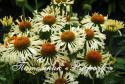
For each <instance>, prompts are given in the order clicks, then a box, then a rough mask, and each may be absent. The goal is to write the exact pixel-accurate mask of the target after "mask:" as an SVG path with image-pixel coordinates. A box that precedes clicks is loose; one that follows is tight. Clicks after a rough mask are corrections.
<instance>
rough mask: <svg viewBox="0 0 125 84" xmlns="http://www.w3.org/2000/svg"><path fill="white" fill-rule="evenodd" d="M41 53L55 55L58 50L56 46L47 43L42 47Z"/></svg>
mask: <svg viewBox="0 0 125 84" xmlns="http://www.w3.org/2000/svg"><path fill="white" fill-rule="evenodd" d="M41 53H42V54H43V55H53V54H55V53H56V48H55V45H54V44H51V43H45V44H43V45H42V48H41Z"/></svg>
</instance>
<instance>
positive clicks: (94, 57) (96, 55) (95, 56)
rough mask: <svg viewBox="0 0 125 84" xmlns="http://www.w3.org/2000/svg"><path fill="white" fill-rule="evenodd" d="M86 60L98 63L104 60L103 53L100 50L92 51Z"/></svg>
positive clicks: (93, 63) (94, 63)
mask: <svg viewBox="0 0 125 84" xmlns="http://www.w3.org/2000/svg"><path fill="white" fill-rule="evenodd" d="M86 60H87V62H88V63H90V64H92V65H98V64H100V62H101V61H102V55H101V54H100V52H99V51H90V52H89V53H88V54H87V55H86Z"/></svg>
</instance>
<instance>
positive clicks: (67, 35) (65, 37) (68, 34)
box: [61, 31, 75, 42]
mask: <svg viewBox="0 0 125 84" xmlns="http://www.w3.org/2000/svg"><path fill="white" fill-rule="evenodd" d="M74 39H75V34H74V33H73V32H72V31H65V32H63V33H62V34H61V40H62V41H64V42H72V41H74Z"/></svg>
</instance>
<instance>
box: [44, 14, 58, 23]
mask: <svg viewBox="0 0 125 84" xmlns="http://www.w3.org/2000/svg"><path fill="white" fill-rule="evenodd" d="M55 22H56V17H55V16H53V15H46V16H44V17H43V23H44V24H48V25H53V24H54V23H55Z"/></svg>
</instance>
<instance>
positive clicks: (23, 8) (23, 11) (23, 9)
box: [22, 6, 25, 20]
mask: <svg viewBox="0 0 125 84" xmlns="http://www.w3.org/2000/svg"><path fill="white" fill-rule="evenodd" d="M22 13H23V20H25V7H24V6H23V7H22Z"/></svg>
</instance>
